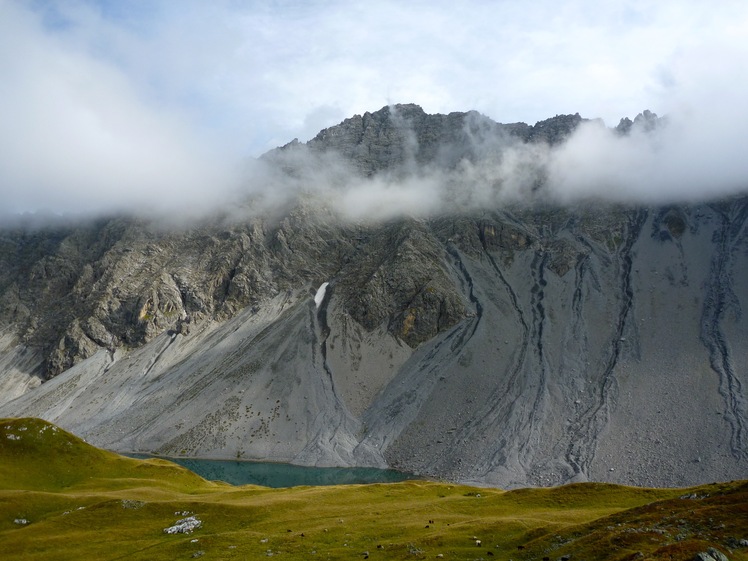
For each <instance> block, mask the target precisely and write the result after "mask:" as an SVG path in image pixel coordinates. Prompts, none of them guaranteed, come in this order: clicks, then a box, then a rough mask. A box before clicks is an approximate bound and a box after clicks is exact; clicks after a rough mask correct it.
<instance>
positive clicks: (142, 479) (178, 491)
mask: <svg viewBox="0 0 748 561" xmlns="http://www.w3.org/2000/svg"><path fill="white" fill-rule="evenodd" d="M22 426H25V427H26V428H25V430H23V431H21V430H20V428H21V427H22ZM45 427H47V428H45ZM9 434H13V435H15V436H17V437H19V438H18V439H8V437H7V436H8V435H9ZM686 494H690V495H694V496H695V498H689V499H681V498H679V497H681V496H683V495H686ZM183 512H190V513H194V514H195V515H196V516H197V517H198V518H199V519H200V520H201V521H202V523H203V526H202V528H200V529H198V530H196V531H195V532H194V533H192V534H189V535H184V534H176V535H167V534H165V533H164V532H163V530H164V528H166V527H168V526H171V525H172V524H173V523H174V522H175V521H176V520H178V519H180V518H183V517H184V516H183V515H182V514H181V513H183ZM20 518H24V519H27V520H28V521H29V523H28V524H26V525H21V524H17V523H15V522H14V520H15V519H20ZM476 539H478V540H480V541H481V544H480V546H478V545H477V544H476ZM731 539H734V540H736V541H734V542H733V541H731ZM740 539H748V484H746V483H745V482H735V483H726V484H720V485H712V486H704V487H699V488H695V489H689V490H674V489H638V488H630V487H621V486H616V485H606V484H575V485H568V486H565V487H559V488H553V489H522V490H517V491H510V492H504V491H501V490H497V489H476V488H470V487H465V486H460V485H450V484H446V483H437V482H424V481H407V482H403V483H390V484H373V485H350V486H338V487H296V488H291V489H267V488H262V487H254V486H244V487H232V486H229V485H226V484H221V483H213V482H208V481H205V480H203V479H201V478H199V477H198V476H196V475H194V474H192V473H191V472H189V471H187V470H185V469H183V468H180V467H178V466H176V465H174V464H171V463H170V462H165V461H161V460H132V459H128V458H122V457H120V456H117V455H116V454H112V453H109V452H105V451H102V450H98V449H96V448H93V447H91V446H89V445H87V444H85V443H84V442H83V441H81V440H79V439H77V438H76V437H74V436H72V435H70V434H68V433H66V432H65V431H62V430H61V429H56V431H53V430H52V425H49V424H47V423H45V422H43V421H39V420H36V419H33V420H32V419H20V420H7V419H6V420H0V558H2V559H19V560H47V559H49V560H66V559H70V560H82V559H86V560H87V559H112V560H113V559H133V560H135V559H143V560H161V559H169V560H171V559H191V558H200V557H202V558H204V559H236V560H240V559H241V560H244V559H260V558H263V559H265V558H267V557H268V555H269V554H270V555H271V556H273V557H276V556H277V557H280V558H281V559H364V557H365V555H366V554H368V556H369V558H370V559H408V560H412V559H435V558H437V556H438V555H442V556H443V558H444V559H466V560H467V559H470V560H472V559H489V558H491V559H504V560H506V559H510V558H511V559H514V560H515V561H520V560H526V559H539V560H541V559H544V558H548V559H552V560H556V559H559V558H561V557H563V556H566V555H571V556H572V557H571V559H574V560H576V559H588V560H589V559H635V558H636V559H671V558H672V559H676V560H677V559H682V560H686V559H689V560H690V559H692V558H693V556H694V554H695V553H697V552H699V551H705V550H706V549H707V548H709V547H716V548H718V549H720V550H721V551H723V552H725V553H727V554H728V556H729V557H730V559H736V560H748V555H747V554H748V548H740V547H737V545H736V544H737V543H738V541H737V540H740ZM193 556H198V557H193ZM671 556H672V557H671Z"/></svg>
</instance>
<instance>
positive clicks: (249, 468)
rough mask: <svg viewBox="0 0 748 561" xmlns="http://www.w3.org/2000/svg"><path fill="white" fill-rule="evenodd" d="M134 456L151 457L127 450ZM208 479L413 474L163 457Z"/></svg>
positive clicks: (319, 479)
mask: <svg viewBox="0 0 748 561" xmlns="http://www.w3.org/2000/svg"><path fill="white" fill-rule="evenodd" d="M129 455H130V456H131V457H133V458H151V457H153V456H147V455H143V454H129ZM166 459H167V460H169V461H171V462H174V463H176V464H179V465H180V466H184V467H186V468H187V469H189V470H190V471H194V472H195V473H196V474H198V475H199V476H200V477H204V478H205V479H209V480H211V481H215V480H219V481H225V482H226V483H230V484H232V485H263V486H265V487H276V488H277V487H295V486H297V485H350V484H357V483H394V482H397V481H405V480H407V479H413V476H412V475H410V474H407V473H403V472H400V471H395V470H392V469H377V468H316V467H304V466H293V465H290V464H276V463H269V462H237V461H230V460H196V459H192V458H166Z"/></svg>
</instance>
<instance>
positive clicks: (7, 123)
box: [0, 0, 748, 214]
mask: <svg viewBox="0 0 748 561" xmlns="http://www.w3.org/2000/svg"><path fill="white" fill-rule="evenodd" d="M746 37H748V3H747V2H745V1H742V0H740V1H733V0H720V1H719V2H715V3H705V2H698V1H694V0H678V1H671V0H659V1H657V2H650V1H634V0H632V1H620V2H615V1H611V2H595V1H585V0H578V1H563V0H553V1H550V0H538V1H535V2H526V1H521V0H497V1H491V2H489V1H478V0H467V1H463V2H454V1H449V2H447V1H441V0H431V1H418V0H416V1H412V2H402V1H397V2H395V1H392V2H390V1H376V0H371V1H368V2H356V1H315V0H311V1H301V0H267V1H260V0H257V1H246V2H245V1H239V0H217V1H211V2H205V1H193V0H180V1H176V0H171V1H167V0H130V1H127V0H58V1H53V0H46V1H45V0H26V1H23V0H0V76H2V85H0V214H2V213H3V212H24V211H38V210H48V211H52V212H63V213H71V212H72V213H74V212H78V211H109V210H112V209H137V208H156V209H160V210H166V211H170V210H173V211H175V212H181V210H182V209H188V208H196V207H202V206H206V205H210V204H212V202H214V201H215V200H217V199H220V198H224V197H229V196H231V195H232V194H235V193H237V192H241V190H242V189H246V188H247V185H246V183H247V181H251V179H248V177H249V176H248V175H247V169H248V167H251V160H252V158H255V157H257V156H259V155H260V154H262V153H264V152H265V151H267V150H269V149H271V148H273V147H275V146H279V145H283V144H285V143H287V142H289V141H290V140H292V139H293V138H298V139H299V140H301V141H306V140H309V139H310V138H312V137H313V136H314V135H315V134H316V133H317V132H318V131H319V130H321V129H322V128H325V127H328V126H331V125H334V124H337V123H338V122H340V121H342V120H343V119H345V118H347V117H350V116H352V115H354V114H362V113H364V112H366V111H376V110H378V109H380V108H381V107H383V106H386V105H389V104H396V103H416V104H419V105H421V106H422V107H423V109H424V110H425V111H426V112H428V113H448V112H451V111H468V110H477V111H479V112H481V113H483V114H485V115H487V116H488V117H490V118H491V119H494V120H495V121H498V122H504V123H509V122H518V121H523V122H527V123H529V124H533V123H535V122H536V121H539V120H542V119H545V118H548V117H552V116H554V115H556V114H565V113H577V112H579V113H580V114H581V115H582V116H583V117H587V118H602V119H603V120H604V122H605V123H606V124H607V125H608V126H610V127H612V126H615V125H616V124H617V123H618V120H619V119H620V118H621V117H630V118H633V117H634V116H636V114H637V113H639V112H641V111H642V110H644V109H650V110H652V111H654V112H656V113H657V114H659V115H669V116H674V118H675V120H676V122H678V123H680V125H681V126H682V127H683V128H682V129H679V130H680V131H681V133H682V131H684V130H685V131H686V132H685V133H682V134H681V133H679V134H678V135H676V136H675V137H674V138H671V139H670V140H669V142H673V143H674V145H673V146H671V145H668V146H665V148H664V149H663V148H662V147H659V148H657V149H658V150H660V152H658V154H659V155H660V156H662V155H663V154H664V155H665V156H667V157H668V158H669V159H667V158H666V161H665V163H664V165H660V164H656V163H655V160H656V158H653V157H652V154H653V153H652V152H651V151H648V152H647V153H646V154H645V155H642V153H640V151H637V149H634V148H632V147H630V146H627V147H623V148H622V149H621V147H620V146H618V145H617V144H615V142H612V141H611V140H610V139H609V138H608V137H605V136H603V137H597V136H595V135H596V134H598V133H595V132H592V133H590V132H586V133H585V134H584V135H582V136H583V137H584V138H581V140H580V139H576V140H577V141H576V144H573V143H572V144H570V145H569V146H568V147H565V152H564V153H560V154H558V155H556V156H555V157H554V158H553V161H552V162H551V163H550V164H549V165H550V166H551V168H552V169H556V168H558V170H559V172H558V173H559V177H560V178H561V179H560V180H559V182H560V183H559V184H561V183H565V185H567V186H570V187H569V188H570V189H571V190H570V191H569V192H583V193H588V192H590V191H591V190H592V191H594V189H596V188H597V187H596V185H598V184H610V183H611V181H613V182H614V183H615V181H614V180H615V178H613V179H611V178H610V177H607V175H609V174H610V173H609V172H608V171H606V170H607V169H608V168H609V167H610V166H612V169H613V170H614V171H615V173H616V174H618V175H617V176H616V177H619V178H620V174H621V173H623V174H624V175H626V173H629V176H631V177H628V179H626V178H624V180H621V181H620V182H619V183H621V187H620V188H621V189H624V190H625V189H628V188H629V187H631V188H635V187H636V186H634V185H629V184H628V183H627V182H629V181H633V180H634V179H636V178H639V179H641V178H642V177H644V176H646V177H658V178H660V180H658V181H656V182H655V186H654V188H655V189H662V193H663V197H664V198H666V197H667V196H669V195H670V194H673V193H677V192H678V191H677V190H678V188H679V187H678V186H679V185H680V184H681V183H683V182H685V183H689V179H692V178H693V177H694V174H695V177H697V178H701V177H702V176H703V177H705V178H706V177H708V176H709V173H708V172H707V170H708V169H709V167H710V166H715V165H719V166H726V168H725V169H723V170H722V171H721V172H720V173H718V174H717V175H718V176H719V181H721V183H720V185H718V186H717V187H715V192H719V193H722V192H730V190H731V189H732V190H734V189H742V187H740V185H743V186H744V185H745V184H748V169H746V167H745V165H741V164H738V163H736V161H737V160H741V159H743V158H744V156H743V155H742V152H741V150H742V149H743V148H744V147H745V146H748V134H747V133H746V131H748V104H746V103H745V100H746V99H748V40H746ZM621 150H622V152H621ZM696 154H698V157H696ZM642 158H644V159H642ZM601 162H602V163H603V164H604V165H601ZM554 166H555V167H554ZM580 166H581V169H583V171H584V173H579V169H580ZM632 167H634V168H637V170H638V171H637V173H636V174H633V175H632V174H631V173H630V171H631V170H630V168H632ZM588 168H589V170H588ZM585 170H586V171H585ZM625 170H628V172H625ZM587 171H589V173H587ZM606 174H607V175H606ZM720 174H721V175H720ZM250 175H251V174H250ZM691 183H692V184H691V185H688V186H687V187H686V189H687V190H690V191H689V192H694V191H695V190H697V189H699V188H700V187H699V186H698V185H694V184H693V183H694V182H693V181H691ZM736 186H738V187H736ZM565 192H566V191H565Z"/></svg>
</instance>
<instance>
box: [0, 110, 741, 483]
mask: <svg viewBox="0 0 748 561" xmlns="http://www.w3.org/2000/svg"><path fill="white" fill-rule="evenodd" d="M580 121H581V118H579V116H578V115H577V116H560V117H556V118H554V119H551V120H549V121H546V122H543V123H538V124H537V125H535V126H534V127H528V126H527V125H523V124H518V125H499V124H496V123H493V124H492V122H490V121H488V120H487V119H485V118H482V117H480V116H478V115H477V114H473V113H461V114H451V115H448V116H431V115H426V114H425V113H423V112H422V111H421V110H420V108H417V107H415V106H398V107H397V108H395V109H393V110H390V109H388V108H385V109H383V110H381V111H379V112H376V113H374V114H366V115H364V116H363V117H360V118H358V117H357V118H353V119H350V120H347V121H345V122H344V123H341V124H340V125H338V126H337V127H333V128H331V129H326V131H322V132H321V133H320V135H318V136H317V137H316V138H315V139H313V140H312V141H310V142H309V143H307V144H306V145H300V144H298V143H294V144H291V145H289V146H287V147H284V148H282V149H279V150H277V151H275V152H273V153H270V154H269V155H268V156H267V157H266V159H267V160H268V161H269V162H275V163H274V164H273V165H280V166H281V168H283V169H284V170H285V171H284V172H283V173H288V174H290V175H292V176H293V175H294V174H296V176H299V174H302V172H303V171H304V170H305V169H306V168H303V167H299V166H301V164H302V163H304V162H308V158H309V157H310V156H309V155H310V154H312V156H314V155H315V154H316V155H321V156H320V157H329V156H330V155H331V154H335V157H336V158H339V159H340V160H341V161H344V162H350V163H351V165H353V167H354V168H355V169H356V174H358V175H376V174H383V173H386V174H390V175H391V176H392V177H397V176H399V175H403V174H404V175H403V176H407V175H408V174H409V173H412V170H413V169H416V170H418V169H423V167H424V166H427V167H429V169H435V168H439V169H445V170H452V171H454V170H455V169H457V170H458V171H459V169H460V168H459V166H460V165H461V164H460V163H459V162H464V161H476V162H477V161H481V158H486V157H494V156H495V155H496V154H497V153H498V154H500V153H501V146H506V145H512V146H514V145H525V144H526V143H530V144H532V145H535V144H537V143H538V142H541V143H542V142H551V143H552V142H560V141H561V140H562V139H563V138H564V137H565V136H567V135H568V134H570V133H571V131H573V129H574V127H575V126H577V125H578V124H579V122H580ZM481 135H482V136H481ZM476 136H479V137H481V138H482V140H481V141H475V140H471V141H470V142H468V141H467V140H466V139H467V138H468V137H469V138H472V139H475V137H476ZM341 154H342V155H341ZM314 157H316V156H314ZM323 161H326V160H323ZM268 165H270V164H268ZM284 166H285V167H284ZM413 166H415V168H413ZM455 166H457V168H455ZM537 193H538V194H540V193H542V184H540V186H539V187H538V190H537ZM747 217H748V199H745V198H734V199H730V200H725V201H717V202H711V203H703V204H698V205H697V204H694V205H690V206H682V205H681V206H668V207H634V206H631V207H626V206H620V205H618V206H614V205H604V204H602V203H597V204H592V203H589V204H586V205H580V206H578V207H561V206H557V205H550V204H535V205H534V206H524V205H520V204H513V205H512V204H506V205H503V206H502V207H496V208H490V207H487V208H485V209H483V210H475V209H472V210H471V209H463V210H462V211H460V212H453V213H449V214H447V213H439V214H437V215H435V216H432V217H422V218H391V219H389V220H386V221H384V222H377V221H368V220H361V221H351V220H345V219H341V218H340V217H339V216H337V215H336V213H335V211H334V210H331V209H330V208H329V207H328V206H326V205H325V203H324V201H323V200H320V199H319V197H315V196H314V194H313V193H312V194H308V193H307V194H302V195H301V196H300V197H299V198H298V199H297V200H296V202H295V203H294V205H293V206H292V207H291V208H290V210H287V211H285V212H283V213H279V214H278V215H277V217H273V216H264V217H262V218H259V217H257V216H250V217H248V218H245V219H244V220H236V219H232V220H229V219H222V220H218V219H214V220H212V221H209V220H205V221H204V222H202V223H199V224H194V225H191V226H190V227H189V228H185V227H183V228H181V229H177V230H174V229H168V228H160V227H158V226H155V225H154V224H153V223H149V222H147V221H144V220H141V221H134V220H131V219H126V218H117V219H112V220H101V221H99V222H97V223H89V224H88V225H87V226H85V227H77V226H76V227H74V226H65V225H63V226H47V227H45V228H41V229H37V230H32V229H26V230H23V229H16V230H8V231H6V232H5V233H4V234H3V245H2V246H1V247H2V248H4V249H3V251H2V253H0V257H2V259H3V263H4V264H7V265H4V266H3V267H2V268H0V271H3V273H2V277H0V291H1V294H2V297H1V301H2V306H1V307H0V310H2V313H1V314H0V317H1V318H2V320H3V324H2V325H3V326H4V327H3V329H4V331H3V333H4V335H3V338H2V339H1V340H0V341H4V343H3V344H4V345H5V347H4V348H5V351H4V352H3V354H2V355H0V361H3V362H2V363H1V364H3V365H4V373H3V375H2V376H3V378H2V381H0V383H3V384H4V385H6V386H7V387H8V390H7V391H8V393H7V394H3V395H7V397H8V398H12V397H16V396H17V395H18V394H20V393H22V392H23V391H24V389H25V388H27V387H29V386H33V385H35V384H37V383H38V382H39V381H41V380H42V379H48V378H50V376H51V375H55V374H57V375H56V376H54V377H52V378H51V379H49V381H45V382H44V383H43V384H42V385H41V386H40V387H37V388H36V389H33V390H31V391H28V392H26V393H25V394H24V395H22V396H20V397H18V398H17V399H15V400H10V399H9V400H8V402H7V403H6V404H5V405H2V406H1V407H0V415H4V416H22V415H23V416H27V415H33V416H40V417H43V418H46V419H49V420H51V421H53V422H55V423H59V424H60V425H61V426H63V427H65V428H67V429H69V430H72V431H74V432H75V433H76V434H80V435H82V436H85V437H86V438H87V439H88V440H89V441H90V442H92V443H94V444H97V445H99V446H104V447H108V448H112V449H116V450H141V451H155V452H159V453H164V454H173V455H190V456H202V457H220V458H236V457H241V458H255V459H260V458H262V459H272V460H278V461H291V462H295V463H301V464H308V465H371V466H385V465H390V466H393V467H398V468H401V469H406V470H410V471H415V472H417V473H422V474H427V475H432V476H435V477H440V478H447V479H454V480H459V481H469V482H475V483H480V484H490V485H500V486H504V487H514V486H523V485H528V484H532V485H551V484H559V483H563V482H567V481H577V480H586V479H593V480H598V481H613V482H619V483H625V484H638V485H658V486H659V485H669V486H673V485H677V486H684V485H691V484H696V483H701V482H705V481H711V480H715V479H718V480H727V479H735V478H740V477H745V476H746V473H747V470H748V463H747V462H748V458H746V455H747V454H748V443H746V438H747V436H746V428H747V425H746V416H747V414H748V413H747V408H748V406H747V405H746V399H745V392H744V390H743V388H744V387H745V384H746V382H747V381H746V379H745V378H746V371H745V368H743V367H742V366H741V365H744V364H747V363H748V361H746V358H748V357H746V356H745V355H746V353H747V352H748V350H747V349H746V346H745V343H744V342H745V341H746V340H748V339H747V338H746V335H747V334H748V333H746V329H747V326H746V322H745V320H744V319H743V315H742V309H743V305H744V303H745V302H744V300H745V299H746V297H748V295H747V294H746V292H745V287H746V286H748V278H746V276H747V275H748V267H747V265H748V263H747V261H746V255H748V239H747V237H746V236H747V234H746V218H747ZM63 273H64V274H63ZM325 282H327V283H329V284H328V285H327V288H326V290H325V292H324V296H323V298H322V299H321V300H320V301H319V304H318V303H316V302H315V295H317V294H318V288H319V287H320V286H321V285H322V283H325ZM319 295H320V296H322V294H321V292H320V294H319Z"/></svg>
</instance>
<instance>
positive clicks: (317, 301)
mask: <svg viewBox="0 0 748 561" xmlns="http://www.w3.org/2000/svg"><path fill="white" fill-rule="evenodd" d="M328 284H330V283H329V282H323V283H322V284H321V285H320V287H319V288H318V289H317V294H315V295H314V305H315V306H317V308H319V307H320V305H321V304H322V300H324V299H325V292H327V285H328Z"/></svg>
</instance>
